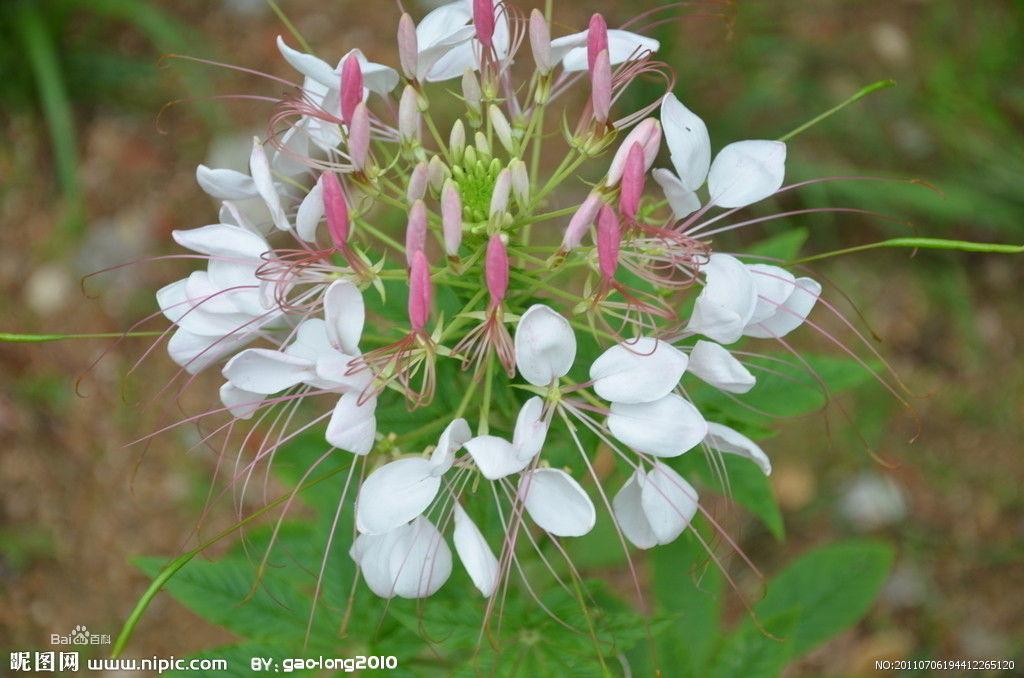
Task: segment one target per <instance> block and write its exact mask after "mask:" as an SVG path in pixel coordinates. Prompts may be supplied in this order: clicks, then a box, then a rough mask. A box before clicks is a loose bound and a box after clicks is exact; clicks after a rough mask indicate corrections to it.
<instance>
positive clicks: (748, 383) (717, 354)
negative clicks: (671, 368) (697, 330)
mask: <svg viewBox="0 0 1024 678" xmlns="http://www.w3.org/2000/svg"><path fill="white" fill-rule="evenodd" d="M686 369H687V371H688V372H689V373H690V374H692V375H694V376H695V377H697V378H698V379H700V380H701V381H704V382H706V383H708V384H711V385H712V386H714V387H715V388H717V389H719V390H721V391H726V392H728V393H746V392H747V391H749V390H750V389H752V388H754V383H755V381H756V380H755V379H754V375H752V374H751V373H750V371H749V370H748V369H747V368H746V367H744V366H743V363H741V362H740V361H739V360H736V358H734V357H733V356H732V354H731V353H729V351H728V350H727V349H725V348H723V347H722V346H719V345H718V344H716V343H714V342H712V341H704V340H703V339H701V340H698V341H697V343H696V344H694V345H693V350H692V351H690V365H689V367H687V368H686Z"/></svg>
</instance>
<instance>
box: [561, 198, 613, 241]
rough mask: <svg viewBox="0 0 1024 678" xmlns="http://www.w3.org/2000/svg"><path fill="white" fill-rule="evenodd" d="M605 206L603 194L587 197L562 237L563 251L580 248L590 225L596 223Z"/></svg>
mask: <svg viewBox="0 0 1024 678" xmlns="http://www.w3.org/2000/svg"><path fill="white" fill-rule="evenodd" d="M603 204H604V202H603V201H602V200H601V194H600V193H598V192H597V191H592V192H591V193H590V195H588V196H587V199H586V200H584V201H583V204H582V205H580V208H579V209H578V210H576V213H575V214H573V215H572V219H570V220H569V226H568V227H566V229H565V235H564V236H563V237H562V250H563V251H565V252H569V251H572V250H574V249H576V248H577V247H579V245H580V241H581V240H583V235H584V234H585V233H586V232H587V230H588V229H589V228H590V225H591V224H593V223H594V219H595V218H596V217H597V212H598V210H600V209H601V206H602V205H603Z"/></svg>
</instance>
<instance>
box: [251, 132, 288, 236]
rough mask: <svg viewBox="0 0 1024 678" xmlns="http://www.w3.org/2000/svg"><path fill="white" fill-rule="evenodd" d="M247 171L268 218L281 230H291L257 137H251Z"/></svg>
mask: <svg viewBox="0 0 1024 678" xmlns="http://www.w3.org/2000/svg"><path fill="white" fill-rule="evenodd" d="M249 173H250V174H251V175H252V180H253V181H254V182H255V184H256V191H257V192H258V193H259V194H260V197H261V198H263V202H265V203H267V209H268V210H269V211H270V218H271V219H272V220H273V221H274V225H275V226H277V228H278V229H279V230H282V231H290V230H292V225H291V222H289V221H288V215H287V214H285V212H284V208H283V207H282V206H281V197H280V196H279V195H278V194H277V187H276V186H275V185H274V175H273V174H272V173H271V171H270V161H269V160H267V154H266V153H265V152H264V150H263V144H262V143H260V140H259V138H258V137H253V140H252V155H250V156H249Z"/></svg>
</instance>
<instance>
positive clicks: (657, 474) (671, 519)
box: [640, 462, 698, 544]
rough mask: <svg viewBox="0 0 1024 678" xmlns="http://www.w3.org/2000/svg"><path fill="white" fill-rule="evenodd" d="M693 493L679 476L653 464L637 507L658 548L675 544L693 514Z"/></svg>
mask: <svg viewBox="0 0 1024 678" xmlns="http://www.w3.org/2000/svg"><path fill="white" fill-rule="evenodd" d="M697 500H698V498H697V490H695V489H693V486H692V485H690V483H688V482H686V480H684V479H683V477H682V476H680V475H679V474H678V473H676V472H675V471H674V470H672V469H671V468H669V467H668V466H666V465H665V464H662V463H660V462H659V463H656V464H655V465H654V468H652V469H651V470H650V472H648V474H647V477H646V478H645V479H644V484H643V489H642V490H641V495H640V503H641V505H642V506H643V510H644V515H645V516H646V517H647V522H648V524H649V525H650V526H651V532H652V533H654V536H655V537H656V538H657V540H658V543H659V544H668V543H670V542H673V541H675V539H676V537H678V536H679V535H680V534H682V532H683V530H685V529H686V526H687V525H689V524H690V521H691V520H693V516H694V515H695V514H696V513H697Z"/></svg>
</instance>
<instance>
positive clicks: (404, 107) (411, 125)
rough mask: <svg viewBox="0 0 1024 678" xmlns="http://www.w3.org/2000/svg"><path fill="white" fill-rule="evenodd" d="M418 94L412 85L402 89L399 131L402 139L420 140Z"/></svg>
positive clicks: (399, 103)
mask: <svg viewBox="0 0 1024 678" xmlns="http://www.w3.org/2000/svg"><path fill="white" fill-rule="evenodd" d="M417 98H418V95H417V94H416V89H415V88H414V87H413V86H412V85H406V86H405V89H404V90H402V98H401V99H399V100H398V133H399V134H400V135H401V137H402V141H411V140H414V139H415V140H417V141H418V140H419V138H420V109H419V106H418V104H417Z"/></svg>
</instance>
